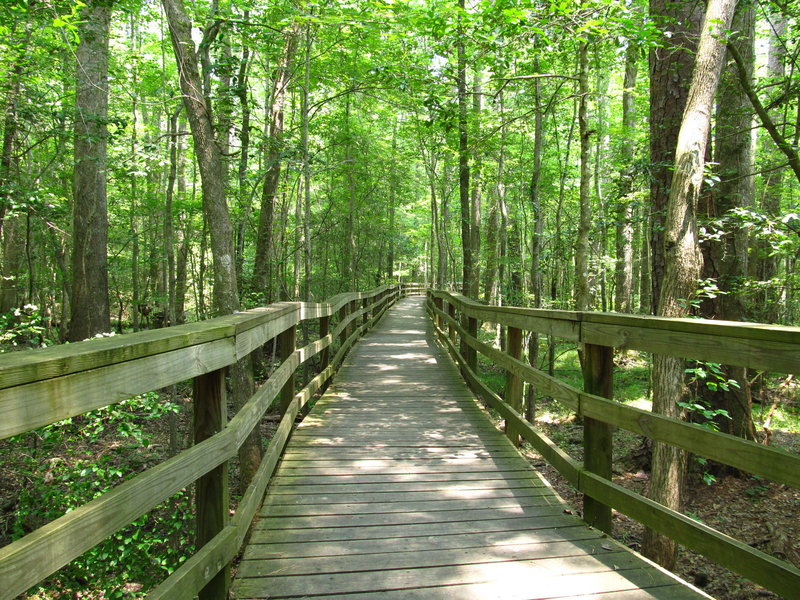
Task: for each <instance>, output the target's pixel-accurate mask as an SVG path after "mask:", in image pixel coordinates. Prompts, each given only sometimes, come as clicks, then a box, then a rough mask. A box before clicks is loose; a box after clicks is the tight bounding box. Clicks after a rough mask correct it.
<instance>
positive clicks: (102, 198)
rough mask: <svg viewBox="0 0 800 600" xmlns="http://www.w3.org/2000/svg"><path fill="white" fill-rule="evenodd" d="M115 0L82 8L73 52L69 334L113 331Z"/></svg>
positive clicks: (80, 336) (95, 0)
mask: <svg viewBox="0 0 800 600" xmlns="http://www.w3.org/2000/svg"><path fill="white" fill-rule="evenodd" d="M111 5H112V2H111V0H89V1H88V2H87V3H86V5H85V6H84V8H83V10H82V11H81V17H82V19H81V22H80V25H79V26H78V36H79V38H80V42H79V44H78V49H77V51H76V53H75V63H76V78H77V91H76V94H75V149H74V161H75V169H74V175H73V196H74V205H73V216H72V261H71V262H72V298H71V301H70V306H71V307H72V314H71V316H70V323H69V333H68V337H69V339H70V340H71V341H78V340H82V339H85V338H88V337H91V336H93V335H95V334H97V333H101V332H105V331H110V329H111V315H110V308H109V303H108V267H107V265H108V250H107V246H108V200H107V193H106V187H107V185H106V184H107V178H108V175H107V172H106V169H107V164H106V158H107V147H108V127H107V122H108V57H109V54H108V45H109V42H108V35H109V27H110V25H111Z"/></svg>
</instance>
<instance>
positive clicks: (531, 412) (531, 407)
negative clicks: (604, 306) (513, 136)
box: [525, 64, 545, 422]
mask: <svg viewBox="0 0 800 600" xmlns="http://www.w3.org/2000/svg"><path fill="white" fill-rule="evenodd" d="M536 66H537V70H538V64H537V65H536ZM533 86H534V87H533V100H534V110H535V111H536V113H535V115H534V126H533V165H531V167H532V168H531V182H530V199H531V208H532V209H533V220H534V224H533V239H532V240H531V292H532V294H533V306H534V308H541V307H542V265H541V255H542V238H543V237H544V220H545V219H544V214H543V212H542V199H541V194H540V189H539V184H540V180H541V175H542V149H543V147H544V130H543V123H542V105H541V84H540V80H539V79H536V80H534V83H533ZM528 362H529V363H530V365H531V366H532V367H533V368H534V369H538V368H539V364H538V363H539V334H538V333H536V332H535V331H531V334H530V339H529V341H528ZM525 418H526V419H527V420H528V421H530V422H533V421H534V420H535V419H536V386H535V385H533V384H529V385H528V391H527V395H526V398H525Z"/></svg>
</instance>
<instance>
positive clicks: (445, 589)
mask: <svg viewBox="0 0 800 600" xmlns="http://www.w3.org/2000/svg"><path fill="white" fill-rule="evenodd" d="M432 335H433V334H432V332H431V326H430V323H429V321H428V319H427V317H426V316H425V314H424V310H423V299H422V298H407V299H405V300H403V301H401V302H400V303H399V304H398V305H397V306H396V307H395V308H393V309H392V310H391V311H390V312H389V313H388V314H387V316H386V317H385V318H384V319H383V321H382V322H381V323H380V324H378V326H377V327H376V328H375V329H374V330H373V331H372V332H371V333H370V334H368V335H367V336H365V337H364V339H363V340H362V341H361V342H360V343H359V344H358V346H357V347H356V348H354V350H353V351H352V352H351V354H350V356H349V358H348V359H347V361H346V364H345V366H343V368H342V369H341V371H340V373H339V374H338V376H337V378H336V381H335V384H334V385H333V386H332V387H331V389H330V390H329V391H328V392H327V393H326V394H325V395H324V396H323V398H321V399H320V400H319V402H317V404H316V406H315V407H314V409H313V410H312V412H311V414H310V415H309V416H308V417H307V418H306V419H305V420H304V421H303V423H302V424H301V425H300V426H299V427H298V428H297V430H296V431H295V433H294V434H293V436H292V439H291V440H290V442H289V445H288V447H287V451H286V454H285V456H284V458H283V460H282V462H281V465H280V467H279V469H278V471H277V473H276V475H275V477H274V478H273V480H272V482H271V484H270V487H269V489H268V491H267V495H266V498H265V500H264V505H263V507H262V509H261V512H260V516H259V518H258V519H257V522H256V524H255V527H254V532H253V536H252V539H251V541H250V544H249V545H248V547H247V548H246V550H245V553H244V558H243V560H242V562H241V564H240V565H239V569H238V573H237V576H236V580H235V582H234V586H233V591H234V595H235V596H236V597H237V598H271V599H275V598H316V599H326V598H331V599H333V598H336V599H338V600H342V599H353V600H356V599H358V600H362V599H363V600H378V599H385V600H395V599H396V600H416V599H419V600H423V599H424V600H428V599H448V600H462V599H463V600H488V599H490V598H491V599H495V598H496V599H505V600H523V599H533V598H586V599H588V598H598V599H599V598H609V599H611V598H619V599H621V600H639V599H645V598H658V599H664V600H667V599H670V600H680V599H684V598H708V596H706V595H705V594H703V593H701V592H699V591H698V590H696V589H694V588H691V587H689V586H687V585H686V584H684V583H683V582H681V581H680V580H678V579H676V578H674V577H673V576H671V575H669V574H667V573H666V572H664V571H663V570H661V569H659V568H658V567H655V566H654V565H652V564H651V563H649V562H648V561H646V560H645V559H643V558H642V557H640V556H639V555H637V554H635V553H633V552H631V551H629V550H628V549H627V548H625V547H624V546H622V545H620V544H617V543H616V542H614V541H613V540H610V539H608V538H606V537H604V536H603V535H602V534H600V533H599V532H598V531H596V530H594V529H591V528H589V527H587V526H586V525H585V524H583V522H582V521H580V520H579V519H578V518H577V517H575V516H573V515H571V514H569V512H568V509H567V507H566V506H565V505H564V504H563V503H562V501H561V500H560V499H559V498H558V497H557V496H556V495H555V493H554V492H553V491H552V489H551V488H550V487H548V485H547V484H546V483H545V482H544V481H543V480H542V478H541V477H540V476H539V475H538V474H537V473H536V472H535V471H534V470H532V469H531V467H530V466H529V465H528V463H527V461H526V460H525V459H524V458H522V457H521V456H520V455H519V454H518V453H517V451H516V449H515V448H514V447H513V446H512V445H511V444H510V443H509V442H508V440H507V439H506V438H505V436H504V435H503V434H502V433H500V432H499V431H498V430H497V429H496V428H495V427H494V426H493V424H492V423H491V422H490V421H489V420H488V418H487V417H486V415H485V413H484V412H483V411H482V409H481V408H479V406H478V405H477V403H476V402H475V400H474V398H473V396H472V395H471V393H470V392H469V390H468V389H467V387H466V385H465V384H464V383H463V380H462V379H461V377H460V376H459V374H458V371H457V370H456V368H455V367H454V366H453V364H452V362H451V361H450V359H449V357H448V356H447V355H446V354H445V352H444V351H443V350H442V349H441V348H440V347H439V346H438V345H437V344H436V343H435V342H434V340H433V337H432Z"/></svg>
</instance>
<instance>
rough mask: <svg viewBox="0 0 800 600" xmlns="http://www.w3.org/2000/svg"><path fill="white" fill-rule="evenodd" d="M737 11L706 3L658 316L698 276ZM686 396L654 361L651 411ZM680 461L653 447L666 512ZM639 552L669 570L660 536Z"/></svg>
mask: <svg viewBox="0 0 800 600" xmlns="http://www.w3.org/2000/svg"><path fill="white" fill-rule="evenodd" d="M735 6H736V0H710V1H709V3H708V8H707V11H706V17H705V21H704V24H703V28H702V30H701V31H702V34H701V37H700V43H699V45H698V49H697V59H696V61H695V67H694V72H693V74H692V84H691V87H690V90H689V96H688V99H687V104H686V111H685V113H684V116H683V120H682V122H681V129H680V133H679V134H678V145H677V148H676V152H675V170H674V174H673V177H672V184H671V187H670V194H669V201H668V203H667V219H666V222H665V226H666V228H665V230H664V242H665V245H664V256H665V259H666V271H665V274H664V280H663V282H662V287H661V297H660V298H659V308H658V314H659V315H660V316H664V317H685V316H686V315H687V312H688V310H687V302H686V301H687V299H690V298H692V297H693V296H694V294H695V287H696V285H697V279H698V277H699V275H700V269H701V264H700V256H699V253H698V247H697V218H696V217H697V204H698V200H699V197H700V189H701V186H702V183H703V170H704V166H705V153H706V144H707V142H708V133H709V130H710V127H711V111H712V107H713V102H714V95H715V93H716V91H717V85H718V83H719V78H720V71H721V70H722V64H723V59H724V58H725V43H724V40H723V39H721V38H722V36H723V35H724V32H725V31H727V30H728V28H729V27H730V23H731V18H732V16H733V11H734V8H735ZM684 393H685V386H684V364H683V360H681V359H678V358H674V357H671V356H663V355H654V356H653V412H657V413H659V414H663V415H667V416H672V417H677V416H679V412H678V410H679V409H678V406H677V402H678V401H680V400H681V399H682V398H683V395H684ZM685 463H686V456H685V452H684V451H682V450H679V449H676V448H674V447H673V446H669V445H668V444H664V443H662V442H655V443H654V446H653V471H652V476H651V479H650V488H649V490H648V497H649V498H651V499H652V500H655V501H656V502H659V503H661V504H663V505H665V506H668V507H670V508H674V509H679V508H680V504H681V485H682V479H683V472H684V467H685ZM642 551H643V553H644V554H645V556H647V557H649V558H651V559H653V560H655V561H656V562H658V563H659V564H660V565H662V566H663V567H665V568H667V569H671V568H673V567H674V564H675V559H676V555H677V545H676V544H675V542H673V541H672V540H670V539H669V538H667V537H666V536H663V535H661V534H657V533H656V532H654V531H652V530H650V529H647V530H646V531H645V535H644V539H643V543H642Z"/></svg>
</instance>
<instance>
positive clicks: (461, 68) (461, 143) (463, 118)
mask: <svg viewBox="0 0 800 600" xmlns="http://www.w3.org/2000/svg"><path fill="white" fill-rule="evenodd" d="M458 6H459V8H460V9H461V11H462V12H463V11H464V10H465V8H464V7H465V0H458ZM456 36H457V42H456V55H457V56H456V60H457V63H458V74H457V77H456V79H457V96H458V198H459V204H460V208H461V249H462V259H463V262H462V266H463V268H462V271H461V293H462V294H464V295H465V296H469V295H470V293H471V292H472V288H473V286H472V285H471V277H472V274H473V262H474V259H475V257H473V255H472V244H471V242H472V232H471V228H470V225H471V223H472V220H471V204H470V193H469V192H470V190H469V175H470V174H469V132H468V130H467V54H466V49H465V47H464V38H465V33H464V25H463V22H462V17H461V14H459V15H458V28H457V32H456Z"/></svg>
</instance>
